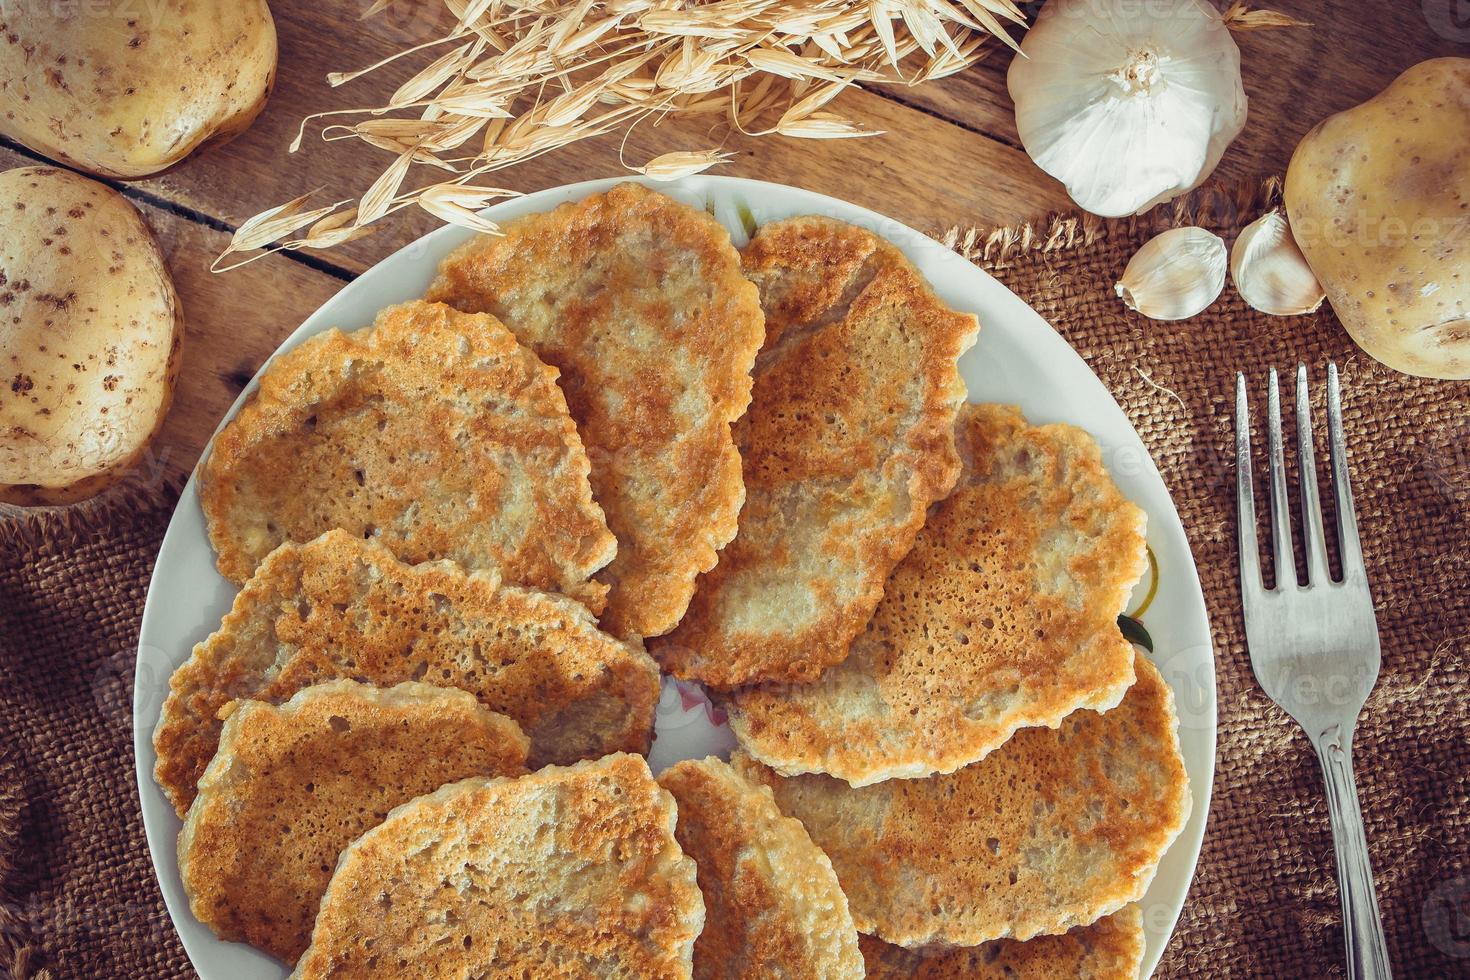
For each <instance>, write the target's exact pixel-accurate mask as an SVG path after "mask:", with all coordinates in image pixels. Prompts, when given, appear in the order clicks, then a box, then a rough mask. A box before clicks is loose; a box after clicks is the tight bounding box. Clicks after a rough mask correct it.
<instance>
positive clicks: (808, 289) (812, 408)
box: [650, 217, 977, 686]
mask: <svg viewBox="0 0 1470 980" xmlns="http://www.w3.org/2000/svg"><path fill="white" fill-rule="evenodd" d="M744 264H745V272H746V274H747V275H748V276H750V278H751V279H753V280H755V283H756V285H757V286H759V287H760V291H761V305H762V307H764V309H765V312H766V344H765V347H764V348H763V349H762V350H761V353H760V356H759V357H758V358H757V359H756V366H755V390H754V393H753V395H752V398H751V405H750V411H749V413H748V414H747V415H746V417H745V418H744V419H743V420H742V421H741V423H740V426H739V427H738V436H739V440H740V447H741V453H742V455H743V459H744V473H745V492H746V498H745V507H744V509H743V510H742V511H741V512H740V533H739V535H737V536H736V538H735V540H734V541H732V542H730V544H728V545H727V546H726V547H725V550H724V551H723V552H722V553H721V554H720V561H719V564H718V565H716V566H715V567H714V569H713V570H712V571H709V572H707V573H705V574H704V575H702V576H701V577H700V580H699V588H698V590H697V591H696V592H695V596H694V601H693V602H692V603H690V606H689V612H688V614H687V615H686V616H685V618H684V621H683V623H681V624H680V626H679V628H678V629H677V630H676V631H675V632H673V633H672V634H670V635H669V636H667V637H666V638H665V639H664V640H663V641H661V642H659V643H657V644H651V645H650V649H651V651H652V652H653V654H654V657H655V659H657V660H659V661H660V662H661V663H662V664H663V665H664V666H665V668H667V669H668V670H670V671H671V672H673V673H675V674H677V675H679V676H680V677H686V678H696V679H698V680H701V681H704V682H705V683H707V684H712V685H715V686H731V685H736V684H744V683H750V682H753V681H761V680H811V679H813V678H815V677H816V676H817V674H819V673H820V672H821V671H822V670H823V669H824V668H826V667H828V666H830V665H832V664H835V663H839V662H840V661H841V660H842V659H843V658H844V657H846V656H847V649H848V644H849V643H850V642H851V641H852V638H853V637H854V636H856V635H857V634H858V633H859V632H861V631H862V628H863V626H864V625H865V624H866V623H867V621H868V619H869V618H870V617H871V616H872V614H873V609H874V607H876V606H877V604H878V600H879V599H880V598H881V597H882V595H883V582H884V580H885V579H887V578H888V574H889V572H891V571H892V570H893V567H894V565H896V564H897V563H898V561H899V560H900V559H901V558H903V556H904V555H905V554H907V553H908V550H909V547H910V546H911V545H912V544H913V541H914V535H915V534H917V533H918V531H919V528H920V527H922V526H923V524H924V513H925V510H926V509H927V508H928V506H929V505H930V504H931V503H933V502H934V501H935V500H937V499H939V498H940V497H943V496H944V495H945V494H946V493H948V492H949V489H950V487H952V486H954V482H955V479H956V478H957V477H958V476H959V471H960V466H959V459H958V457H957V456H956V455H955V448H954V419H955V411H956V410H957V409H958V408H959V406H960V403H961V402H963V401H964V397H965V386H964V383H963V382H962V381H961V380H960V376H959V371H958V368H957V367H956V364H955V362H956V360H957V359H958V358H959V356H960V355H961V354H962V353H964V351H965V349H966V348H968V347H969V346H970V345H971V344H972V343H973V342H974V339H975V331H976V329H977V328H976V323H975V318H974V317H973V316H971V315H969V314H966V313H956V312H954V311H953V310H950V309H949V308H947V307H946V306H945V305H944V304H943V303H941V302H940V301H939V299H938V298H937V297H935V295H934V294H933V292H932V291H930V289H929V286H928V284H927V283H925V282H924V279H923V277H922V276H921V275H920V274H919V272H918V270H916V269H915V268H914V267H913V266H912V265H911V264H910V263H909V262H908V260H907V259H905V258H904V257H903V255H902V254H901V253H900V252H899V251H898V249H896V248H894V247H893V246H892V245H890V244H888V243H887V242H885V241H883V240H882V239H880V238H878V237H877V236H875V235H873V234H871V233H870V232H867V231H864V230H863V229H861V228H855V227H853V226H852V225H847V224H843V223H841V222H838V221H832V220H830V219H827V218H816V217H809V218H793V219H790V220H787V221H778V222H775V223H773V224H769V225H766V226H765V227H763V228H761V230H760V231H759V233H758V234H757V235H756V237H755V239H754V240H753V241H751V243H750V244H749V245H748V246H747V247H746V249H745V254H744Z"/></svg>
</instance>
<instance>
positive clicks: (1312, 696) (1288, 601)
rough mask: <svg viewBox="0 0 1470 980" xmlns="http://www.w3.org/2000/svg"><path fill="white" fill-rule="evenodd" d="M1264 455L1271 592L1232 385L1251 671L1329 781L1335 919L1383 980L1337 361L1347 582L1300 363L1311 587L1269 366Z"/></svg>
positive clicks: (1362, 620)
mask: <svg viewBox="0 0 1470 980" xmlns="http://www.w3.org/2000/svg"><path fill="white" fill-rule="evenodd" d="M1268 412H1269V416H1270V417H1269V420H1268V432H1269V436H1270V450H1271V467H1270V475H1271V480H1270V483H1271V543H1272V549H1273V553H1274V555H1275V561H1274V562H1273V564H1274V567H1275V570H1276V585H1275V587H1274V588H1271V589H1267V588H1266V587H1265V583H1264V582H1263V580H1262V578H1261V562H1260V552H1259V551H1258V550H1257V547H1256V505H1255V497H1254V495H1253V493H1252V489H1251V487H1252V483H1251V436H1250V412H1249V409H1248V406H1247V403H1246V391H1245V375H1243V374H1237V375H1236V379H1235V467H1236V495H1237V506H1238V508H1239V515H1238V516H1239V520H1238V522H1237V523H1238V529H1239V535H1240V594H1241V599H1242V601H1243V603H1244V605H1245V635H1246V642H1247V644H1248V645H1249V647H1250V655H1251V669H1252V670H1253V671H1254V672H1255V675H1256V680H1257V681H1258V682H1259V683H1260V685H1261V687H1262V688H1263V689H1264V690H1265V692H1266V694H1267V695H1268V696H1269V697H1270V698H1271V700H1273V701H1275V702H1276V703H1277V704H1278V705H1280V706H1281V707H1282V708H1283V709H1284V710H1285V711H1286V713H1287V714H1289V715H1291V717H1292V718H1294V719H1295V720H1296V722H1297V724H1299V725H1301V726H1302V728H1303V729H1304V730H1305V731H1306V733H1307V735H1308V737H1309V738H1311V740H1312V745H1313V746H1314V747H1315V748H1316V750H1317V758H1318V759H1319V760H1320V761H1321V763H1322V777H1323V780H1324V782H1325V783H1326V785H1327V803H1328V812H1329V813H1330V815H1331V820H1332V841H1333V846H1334V849H1335V850H1336V852H1337V880H1338V886H1339V890H1340V891H1341V893H1342V922H1343V931H1344V933H1345V939H1346V943H1347V968H1348V976H1349V977H1350V978H1355V980H1356V978H1363V980H1379V978H1385V980H1386V978H1388V977H1389V976H1390V973H1389V966H1388V951H1387V948H1386V946H1385V944H1384V939H1383V922H1382V920H1381V919H1380V917H1379V913H1378V898H1377V896H1376V895H1375V894H1374V892H1373V870H1372V868H1371V867H1370V866H1369V863H1368V841H1367V838H1366V837H1365V836H1364V834H1363V813H1362V810H1360V809H1359V807H1358V789H1357V785H1356V783H1355V782H1354V780H1353V756H1352V740H1353V728H1354V726H1355V725H1356V724H1357V720H1358V714H1359V713H1360V712H1361V711H1362V709H1363V702H1364V701H1365V700H1366V699H1367V697H1368V692H1369V691H1371V690H1372V689H1373V685H1374V683H1375V682H1376V681H1377V680H1378V667H1379V661H1380V654H1379V648H1378V624H1377V622H1376V620H1375V619H1374V617H1373V597H1372V595H1371V594H1370V592H1369V591H1368V576H1367V572H1366V570H1365V569H1364V567H1363V552H1362V549H1361V547H1360V546H1359V543H1358V520H1357V515H1356V514H1355V513H1354V512H1353V493H1352V488H1351V487H1350V486H1349V485H1348V467H1347V446H1346V443H1345V441H1344V439H1343V432H1342V392H1341V389H1340V386H1339V382H1338V377H1337V365H1336V364H1333V365H1329V367H1328V369H1327V426H1328V430H1329V435H1330V445H1331V452H1332V487H1333V491H1334V493H1335V494H1336V501H1337V506H1336V508H1335V510H1336V513H1337V541H1338V550H1339V552H1340V553H1341V555H1342V578H1341V580H1334V579H1333V578H1332V576H1331V574H1330V572H1329V570H1328V563H1327V547H1326V541H1325V537H1324V533H1323V525H1322V503H1321V500H1320V498H1319V496H1318V488H1317V467H1316V464H1315V463H1314V461H1313V458H1314V457H1313V450H1312V408H1311V402H1310V401H1309V399H1308V395H1307V368H1306V365H1298V366H1297V372H1296V426H1297V461H1298V464H1299V465H1298V471H1299V474H1300V477H1301V480H1300V482H1301V493H1300V496H1301V524H1302V537H1303V539H1304V541H1303V545H1304V550H1305V551H1306V558H1307V580H1306V581H1305V582H1298V581H1297V577H1296V561H1295V559H1294V558H1293V556H1292V542H1291V517H1290V514H1289V512H1288V510H1287V507H1288V505H1287V495H1286V464H1285V460H1284V455H1283V452H1282V447H1281V392H1280V389H1279V385H1278V382H1277V379H1276V369H1275V368H1272V369H1271V381H1270V389H1269V392H1268Z"/></svg>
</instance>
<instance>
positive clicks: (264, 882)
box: [179, 681, 527, 963]
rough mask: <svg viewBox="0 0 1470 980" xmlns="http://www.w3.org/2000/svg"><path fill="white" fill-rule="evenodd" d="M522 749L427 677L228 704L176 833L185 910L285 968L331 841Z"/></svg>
mask: <svg viewBox="0 0 1470 980" xmlns="http://www.w3.org/2000/svg"><path fill="white" fill-rule="evenodd" d="M526 746H527V741H526V737H525V736H524V735H522V734H521V730H520V729H519V728H517V727H516V723H515V722H513V721H511V720H510V719H509V718H507V717H505V716H504V715H497V714H495V713H493V712H490V711H486V710H485V709H484V708H483V707H481V706H480V705H479V704H478V703H477V702H476V701H475V699H474V698H472V697H470V696H469V695H468V694H466V693H465V692H463V691H456V690H452V689H450V688H442V687H431V686H430V685H427V684H400V685H398V686H397V687H392V688H388V689H387V690H380V689H379V688H375V687H369V686H368V685H366V684H358V683H356V682H354V681H333V682H331V683H329V684H322V685H318V686H317V687H311V688H307V689H306V690H304V691H302V692H301V693H299V694H297V695H296V696H295V697H294V698H292V699H291V700H290V701H288V702H286V703H285V704H283V705H279V706H277V705H272V704H265V703H263V702H260V701H237V702H235V704H234V710H233V713H232V714H231V715H230V716H229V718H228V720H226V722H225V727H224V731H223V733H222V735H221V737H220V748H219V754H218V755H216V756H215V757H214V761H213V762H211V763H210V764H209V768H208V769H207V770H205V773H204V778H203V779H201V780H200V781H199V795H198V797H196V798H195V800H194V805H193V806H191V807H190V808H189V816H188V819H187V820H185V821H184V830H183V832H182V833H181V834H180V835H179V874H180V876H181V877H182V878H183V880H184V889H185V891H187V892H188V894H189V907H190V908H191V909H192V910H193V912H194V916H195V917H196V918H197V919H198V920H199V921H200V922H202V923H204V924H205V925H207V926H209V927H210V928H211V929H213V930H214V931H215V932H216V933H217V934H218V935H219V936H220V937H221V938H224V939H229V940H241V941H244V942H247V943H250V944H251V945H253V946H258V947H259V948H261V949H263V950H265V951H266V952H267V953H270V954H271V955H272V956H276V957H279V958H280V959H283V960H285V961H286V962H287V963H292V962H295V960H296V957H298V956H300V955H301V953H302V952H303V951H305V949H306V945H307V942H308V941H309V940H310V938H311V925H312V923H313V922H314V921H315V920H316V911H317V905H318V903H320V901H321V897H322V893H323V892H325V891H326V889H327V881H328V879H330V878H331V876H332V869H333V868H334V867H336V865H337V855H338V854H340V853H341V852H342V849H343V848H345V847H346V846H347V845H349V844H351V843H352V842H353V841H354V840H356V839H357V838H358V837H359V836H360V835H361V834H362V833H363V832H365V831H367V830H368V829H370V828H372V827H375V826H377V825H378V824H379V823H380V822H382V820H383V818H384V817H386V816H387V815H388V811H390V810H392V809H393V808H394V807H396V806H398V805H399V804H402V803H406V802H408V801H409V800H411V799H413V798H414V797H416V796H420V795H422V794H423V793H427V792H429V791H430V790H433V789H436V788H437V787H439V786H442V785H444V784H445V783H446V782H450V781H454V780H460V779H464V778H466V777H468V776H474V775H480V776H486V775H500V776H504V775H519V774H520V773H522V772H524V771H525V761H526Z"/></svg>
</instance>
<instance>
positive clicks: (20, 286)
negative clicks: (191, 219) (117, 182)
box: [0, 167, 183, 506]
mask: <svg viewBox="0 0 1470 980" xmlns="http://www.w3.org/2000/svg"><path fill="white" fill-rule="evenodd" d="M0 214H3V216H4V220H3V221H0V311H3V314H4V315H3V316H0V358H3V361H4V363H3V364H0V501H3V502H6V503H12V504H21V505H25V506H36V505H46V504H67V503H72V502H75V501H78V500H83V499H85V498H87V497H91V496H94V495H95V494H97V493H99V492H101V491H102V490H103V489H105V488H106V487H107V486H109V485H111V484H113V483H115V482H117V481H119V480H122V479H123V478H125V477H126V476H127V474H128V473H129V472H130V471H131V470H132V468H133V467H134V466H135V465H136V464H137V463H138V462H139V460H140V458H141V457H142V455H143V453H144V450H145V449H146V448H147V445H148V443H149V441H150V440H151V439H152V438H153V436H154V435H155V434H156V433H157V432H158V429H159V427H160V426H161V425H162V424H163V418H164V415H165V414H167V412H168V406H169V401H170V399H171V397H172V394H173V385H174V378H175V376H176V375H177V374H178V368H179V351H180V346H181V344H182V340H183V316H182V313H181V311H180V309H179V299H178V296H177V295H176V294H175V293H174V286H173V281H172V280H171V279H170V278H169V274H168V269H167V268H166V267H165V265H164V261H163V256H162V255H161V254H160V252H159V250H158V244H157V243H156V242H155V241H154V240H153V235H152V234H151V233H150V232H149V231H148V226H147V225H146V224H144V222H143V219H142V217H141V216H140V215H139V214H138V212H137V211H136V210H134V208H133V206H132V205H130V204H129V203H128V202H127V201H125V200H123V198H122V196H121V195H120V194H118V193H117V192H115V191H113V190H111V189H110V188H108V187H105V186H103V185H102V184H99V183H97V182H96V181H93V180H88V179H87V178H85V177H79V176H77V175H76V174H72V173H67V172H66V171H63V170H57V169H55V168H51V167H23V168H20V169H18V170H10V171H6V172H5V173H3V174H0Z"/></svg>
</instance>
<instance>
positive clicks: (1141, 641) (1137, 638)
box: [1118, 615, 1154, 653]
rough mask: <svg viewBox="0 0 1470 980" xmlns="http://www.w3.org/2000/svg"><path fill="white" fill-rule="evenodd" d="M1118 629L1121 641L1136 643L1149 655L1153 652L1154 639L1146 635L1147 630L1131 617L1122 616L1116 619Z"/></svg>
mask: <svg viewBox="0 0 1470 980" xmlns="http://www.w3.org/2000/svg"><path fill="white" fill-rule="evenodd" d="M1118 629H1119V631H1121V632H1122V634H1123V639H1125V640H1127V641H1128V642H1129V643H1136V644H1138V645H1139V646H1141V647H1143V648H1144V649H1145V650H1147V651H1148V652H1149V653H1153V652H1154V638H1153V637H1151V636H1149V635H1148V630H1146V629H1144V628H1143V624H1142V623H1140V622H1139V621H1138V620H1136V619H1134V618H1133V617H1132V616H1128V615H1123V616H1119V617H1118Z"/></svg>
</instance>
